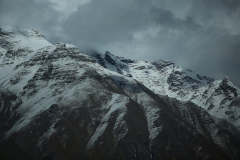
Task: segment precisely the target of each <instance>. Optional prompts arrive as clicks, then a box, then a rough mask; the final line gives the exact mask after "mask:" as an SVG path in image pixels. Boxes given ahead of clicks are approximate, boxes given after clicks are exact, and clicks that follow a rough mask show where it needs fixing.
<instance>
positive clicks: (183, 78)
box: [92, 52, 240, 129]
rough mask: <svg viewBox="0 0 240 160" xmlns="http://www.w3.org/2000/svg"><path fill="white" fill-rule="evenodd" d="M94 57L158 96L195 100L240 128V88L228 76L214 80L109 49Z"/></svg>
mask: <svg viewBox="0 0 240 160" xmlns="http://www.w3.org/2000/svg"><path fill="white" fill-rule="evenodd" d="M92 56H93V57H94V58H95V59H96V60H97V61H98V63H99V64H101V65H102V66H103V67H105V68H107V69H109V70H111V71H114V72H117V73H119V74H122V75H125V76H128V77H132V78H133V79H136V80H137V81H139V82H141V83H142V84H144V85H145V86H146V87H148V88H149V89H151V90H152V91H153V92H154V93H156V94H158V95H167V96H169V97H173V98H176V99H178V100H180V101H184V102H186V101H191V102H193V103H195V104H196V105H198V106H201V107H203V108H204V109H205V110H206V111H208V113H210V114H211V115H213V116H216V117H218V118H224V119H226V120H227V121H228V122H230V123H231V124H233V125H234V126H236V127H237V128H238V129H240V89H239V88H237V87H236V86H234V85H233V84H232V83H231V82H230V80H229V79H228V78H227V77H226V78H224V79H223V80H214V79H212V78H208V77H206V76H201V75H199V74H196V73H195V72H193V71H191V70H183V69H182V68H180V67H178V66H175V65H174V63H172V62H170V61H164V60H159V61H156V62H152V63H149V62H147V61H139V60H129V59H124V58H122V57H117V56H114V55H112V54H111V53H109V52H106V53H105V54H99V53H95V54H92Z"/></svg>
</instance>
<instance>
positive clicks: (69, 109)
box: [0, 27, 240, 160]
mask: <svg viewBox="0 0 240 160" xmlns="http://www.w3.org/2000/svg"><path fill="white" fill-rule="evenodd" d="M0 130H1V132H0V153H1V154H0V158H1V159H24V160H25V159H58V160H63V159H71V160H74V159H144V160H145V159H147V160H149V159H189V160H191V159H223V160H225V159H239V158H240V134H239V133H240V90H239V88H237V87H235V86H234V85H233V84H232V83H231V82H230V80H229V79H228V78H225V79H223V80H214V79H212V78H208V77H206V76H201V75H199V74H196V73H195V72H193V71H191V70H183V69H181V68H180V67H178V66H176V65H175V64H174V63H172V62H170V61H164V60H159V61H156V62H152V63H150V62H147V61H139V60H130V59H125V58H122V57H118V56H114V55H113V54H111V53H110V52H106V53H105V54H101V53H96V54H92V55H91V56H90V55H87V54H85V53H83V52H81V51H80V50H79V49H78V48H77V47H75V46H74V45H72V44H69V43H57V44H56V45H52V44H50V43H49V42H48V41H46V40H45V39H44V37H43V36H42V35H40V34H39V33H38V32H37V31H35V30H32V29H21V28H14V27H6V28H1V29H0Z"/></svg>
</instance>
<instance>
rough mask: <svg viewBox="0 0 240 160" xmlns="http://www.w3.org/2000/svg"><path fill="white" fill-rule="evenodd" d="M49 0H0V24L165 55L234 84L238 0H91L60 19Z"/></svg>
mask: <svg viewBox="0 0 240 160" xmlns="http://www.w3.org/2000/svg"><path fill="white" fill-rule="evenodd" d="M69 3H71V1H69ZM53 5H56V4H55V3H51V2H50V1H49V0H37V1H36V0H35V1H34V0H18V1H15V0H7V1H4V0H0V24H1V25H2V24H7V23H9V24H15V25H22V26H28V27H32V28H35V29H37V30H39V31H40V32H41V33H42V34H43V35H44V36H45V37H46V38H47V39H48V40H49V41H50V42H52V43H53V44H55V43H57V42H58V41H62V42H71V43H73V44H74V45H76V46H78V47H79V48H80V49H81V50H85V51H89V52H105V51H106V50H108V51H110V52H112V53H113V54H116V55H118V56H124V57H126V58H132V59H140V60H150V61H153V60H157V59H168V60H171V61H173V62H175V63H176V64H177V65H179V66H181V67H183V68H185V69H187V68H190V69H192V70H195V71H196V72H198V73H200V74H204V75H207V76H210V77H214V78H223V77H224V76H228V77H229V78H230V80H231V81H233V83H234V84H236V85H238V86H240V81H239V79H240V74H238V72H239V68H240V47H239V46H240V29H239V28H240V1H239V0H228V1H226V0H196V1H192V0H182V1H175V0H131V1H129V0H121V1H112V0H91V1H89V3H86V4H83V5H80V6H79V7H78V10H77V11H75V12H73V13H71V14H70V15H69V16H68V17H67V18H65V19H64V18H62V13H60V12H59V11H56V10H54V9H53ZM68 7H69V6H68ZM74 7H75V6H74Z"/></svg>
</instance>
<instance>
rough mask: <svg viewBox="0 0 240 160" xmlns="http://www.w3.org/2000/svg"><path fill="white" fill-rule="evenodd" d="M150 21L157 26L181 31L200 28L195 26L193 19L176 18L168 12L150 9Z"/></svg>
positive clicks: (188, 17)
mask: <svg viewBox="0 0 240 160" xmlns="http://www.w3.org/2000/svg"><path fill="white" fill-rule="evenodd" d="M150 13H151V19H152V20H153V21H154V22H156V23H157V24H160V25H163V26H165V27H170V28H176V29H181V30H186V29H187V30H195V29H198V28H200V27H201V26H200V25H199V24H197V23H196V22H195V21H194V19H193V17H191V16H187V17H186V18H185V19H180V18H176V16H175V15H174V14H173V12H171V11H170V10H166V9H162V8H157V7H155V6H154V7H152V8H151V10H150Z"/></svg>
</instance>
